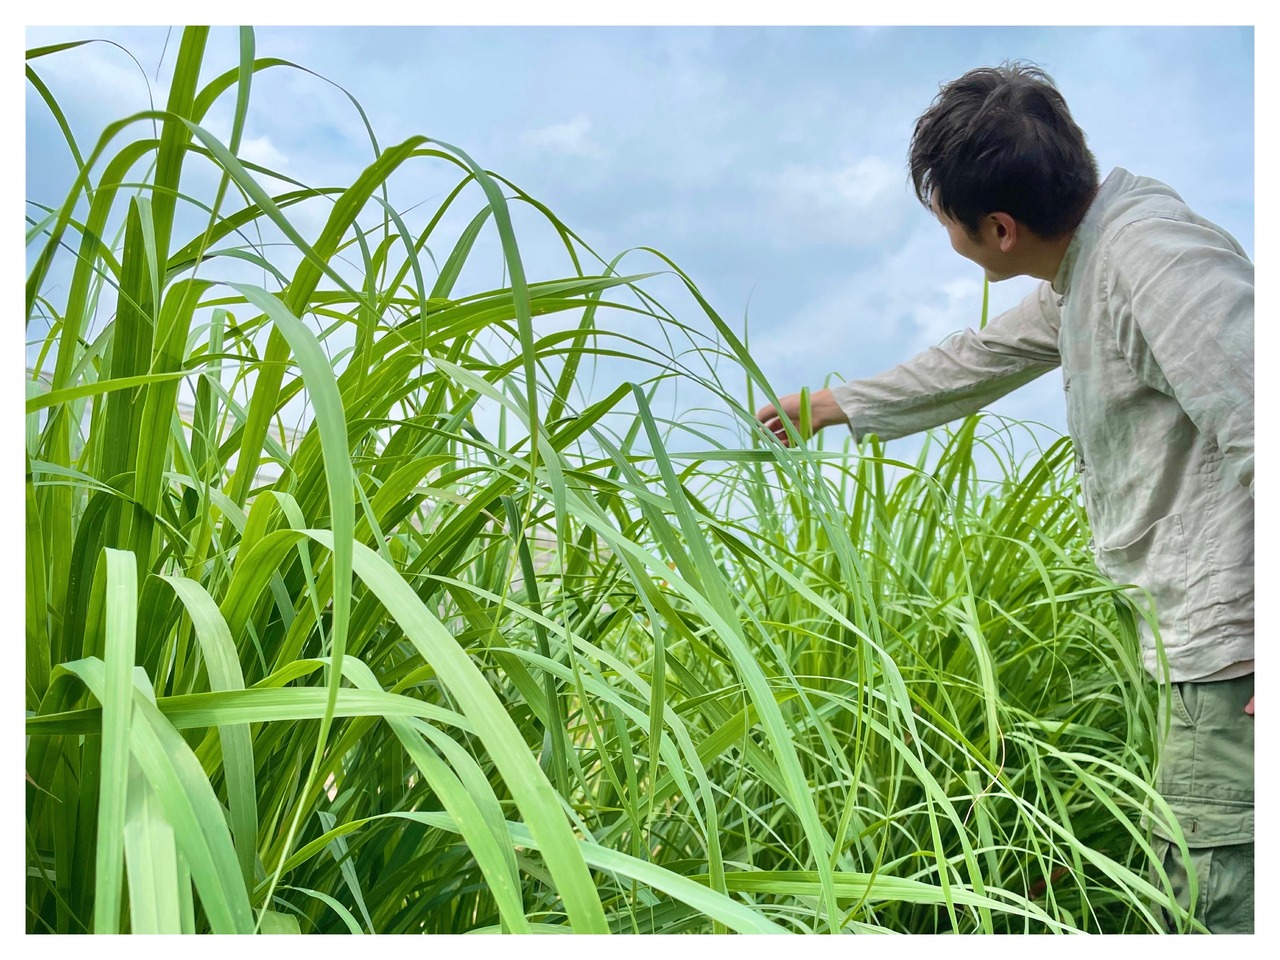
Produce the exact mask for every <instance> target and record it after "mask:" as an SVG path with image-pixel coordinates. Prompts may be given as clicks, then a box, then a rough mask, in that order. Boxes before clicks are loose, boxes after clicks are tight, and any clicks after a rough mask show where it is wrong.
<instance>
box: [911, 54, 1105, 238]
mask: <svg viewBox="0 0 1280 960" xmlns="http://www.w3.org/2000/svg"><path fill="white" fill-rule="evenodd" d="M910 169H911V181H912V183H913V184H914V185H915V190H916V196H917V197H918V198H919V199H920V202H921V203H923V204H924V205H925V206H929V201H930V198H931V197H933V196H934V195H935V194H936V196H937V200H938V206H939V207H940V208H941V210H942V212H943V213H945V214H946V215H947V216H948V217H950V218H951V219H952V220H955V221H956V222H957V223H960V224H961V225H962V226H964V228H965V229H966V230H967V231H969V233H970V234H974V233H976V232H977V229H978V224H979V223H980V222H981V220H982V218H983V217H984V216H985V215H987V214H989V213H995V212H1001V213H1007V214H1009V216H1011V217H1013V218H1014V219H1015V220H1017V221H1018V222H1020V223H1022V224H1025V225H1026V226H1027V227H1028V228H1029V229H1030V230H1031V231H1032V232H1033V233H1035V234H1036V235H1037V236H1039V237H1041V238H1044V239H1053V238H1056V237H1060V236H1062V235H1064V234H1066V233H1068V232H1070V231H1071V230H1074V229H1075V228H1076V226H1078V225H1079V223H1080V220H1081V218H1083V217H1084V214H1085V210H1086V209H1088V206H1089V202H1090V201H1091V200H1092V199H1093V196H1094V194H1095V193H1096V191H1097V189H1098V165H1097V162H1096V161H1095V160H1094V158H1093V154H1092V153H1091V152H1090V151H1089V148H1088V146H1086V145H1085V137H1084V133H1083V131H1081V129H1080V127H1079V126H1077V125H1076V122H1075V121H1074V120H1072V119H1071V112H1070V111H1069V110H1068V109H1067V102H1066V101H1065V100H1064V99H1063V98H1062V94H1061V93H1059V92H1058V88H1057V87H1056V86H1055V85H1054V82H1053V79H1052V78H1051V77H1050V76H1049V75H1048V74H1046V73H1045V72H1044V71H1043V70H1041V69H1040V68H1039V67H1036V66H1034V65H1031V64H1026V63H1018V62H1012V63H1003V64H1001V65H1000V66H998V67H979V68H978V69H976V70H970V71H969V72H968V73H966V74H965V75H964V76H962V77H960V78H959V79H957V80H953V81H951V82H950V83H948V84H945V85H944V86H943V87H942V90H941V92H940V93H939V94H938V96H937V97H935V98H934V101H933V103H932V104H930V105H929V109H928V110H926V111H925V112H924V113H923V114H922V115H921V116H920V119H919V120H917V121H916V128H915V133H913V134H912V137H911V151H910Z"/></svg>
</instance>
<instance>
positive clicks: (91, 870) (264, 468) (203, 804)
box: [25, 28, 1187, 933]
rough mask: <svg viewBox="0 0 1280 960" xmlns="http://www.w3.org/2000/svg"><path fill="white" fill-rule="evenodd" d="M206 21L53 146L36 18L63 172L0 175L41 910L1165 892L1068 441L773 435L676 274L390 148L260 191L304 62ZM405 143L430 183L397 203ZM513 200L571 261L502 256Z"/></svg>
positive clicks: (411, 144) (1152, 805) (970, 927)
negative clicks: (13, 338) (20, 194)
mask: <svg viewBox="0 0 1280 960" xmlns="http://www.w3.org/2000/svg"><path fill="white" fill-rule="evenodd" d="M205 41H206V31H205V30H203V29H199V28H189V29H187V30H186V31H184V32H183V33H182V35H181V41H180V44H179V46H178V50H177V54H176V56H175V57H174V59H173V60H172V64H173V66H172V71H173V73H172V82H171V84H170V88H169V93H168V100H167V102H166V103H165V104H164V105H163V109H154V110H151V109H148V110H141V111H140V112H138V113H136V114H134V115H132V116H128V117H124V118H122V119H121V120H120V121H119V122H118V123H116V124H113V125H112V126H110V127H108V128H107V129H104V130H101V131H93V132H92V136H90V137H88V138H85V137H84V135H83V134H82V133H81V134H79V135H78V136H79V139H77V135H73V132H72V130H71V128H70V126H69V125H68V124H66V123H65V122H64V121H63V118H62V111H61V109H60V107H59V104H58V100H57V97H56V92H55V91H52V90H50V89H49V88H48V87H46V86H45V85H44V83H43V81H42V80H41V79H40V70H41V65H42V60H43V59H44V58H45V57H53V56H57V57H75V56H76V52H77V48H76V47H75V46H70V47H67V48H45V49H41V50H33V51H29V52H28V59H27V67H28V79H29V82H30V83H31V84H32V85H34V87H35V88H36V90H37V91H39V93H40V94H41V96H42V97H43V99H44V102H45V104H46V106H47V108H48V110H49V111H50V114H51V116H53V117H54V118H55V120H57V121H58V122H59V123H60V125H61V126H62V127H63V129H64V130H65V132H66V137H67V149H68V151H69V152H70V154H71V155H72V156H73V157H74V158H75V162H76V166H77V168H78V169H79V170H80V174H79V177H78V179H77V180H76V181H75V182H74V183H68V184H67V185H66V193H65V195H64V196H59V197H55V198H40V199H36V198H33V199H32V200H31V202H29V204H28V220H27V241H28V250H29V254H30V256H29V271H28V282H27V288H26V306H27V321H26V324H27V327H26V328H27V339H28V341H29V344H32V345H33V350H34V354H35V356H34V359H32V360H30V361H29V362H30V364H31V366H32V371H31V373H30V375H29V381H28V402H27V438H26V458H25V464H26V467H25V469H26V613H25V617H26V621H25V622H26V708H27V720H26V733H27V736H28V739H27V749H26V773H27V781H26V793H27V806H26V810H27V820H26V850H27V861H26V866H27V883H26V890H25V898H26V917H27V929H28V931H29V932H33V933H36V932H59V933H78V932H87V931H93V932H117V931H131V932H179V931H182V932H209V931H212V932H249V931H253V930H260V931H262V932H304V933H310V932H336V933H341V932H348V931H349V932H352V933H358V932H380V933H407V932H424V933H462V932H481V931H493V932H496V931H504V932H512V933H529V932H544V933H546V932H570V931H576V932H606V931H612V932H618V933H649V932H659V933H674V932H726V931H734V932H740V933H766V932H768V933H782V932H815V933H835V932H866V933H891V932H908V933H913V932H914V933H920V932H925V933H933V932H951V931H954V932H966V933H967V932H1002V931H1013V932H1020V931H1034V932H1058V931H1074V930H1087V931H1135V932H1136V931H1147V930H1152V929H1156V928H1157V927H1158V923H1157V920H1156V911H1157V910H1158V908H1157V907H1156V906H1155V904H1156V903H1163V904H1164V905H1165V907H1166V908H1167V909H1170V910H1172V911H1173V912H1174V913H1176V914H1179V915H1180V913H1179V912H1178V911H1177V908H1176V907H1174V906H1172V895H1171V893H1170V892H1169V889H1168V885H1167V883H1166V882H1165V881H1164V879H1163V878H1158V879H1157V880H1156V881H1155V883H1154V885H1153V883H1152V882H1151V881H1150V880H1149V878H1148V867H1147V859H1148V856H1149V853H1150V847H1149V840H1148V835H1147V832H1146V830H1145V828H1144V827H1143V826H1142V825H1141V823H1140V816H1141V814H1142V811H1143V810H1144V809H1150V810H1151V811H1153V815H1155V816H1164V817H1168V809H1167V807H1165V806H1164V805H1163V803H1162V802H1161V801H1160V800H1159V799H1158V798H1157V797H1155V796H1154V794H1153V792H1152V790H1151V788H1150V786H1149V785H1150V782H1151V771H1152V765H1153V762H1154V746H1153V734H1154V730H1155V728H1156V715H1155V714H1156V711H1155V707H1154V698H1153V696H1152V692H1153V688H1152V687H1151V686H1150V685H1149V684H1147V683H1146V682H1145V681H1144V674H1143V670H1142V666H1141V663H1140V659H1139V655H1138V649H1137V641H1136V630H1135V623H1136V620H1135V617H1137V616H1141V615H1142V614H1141V612H1140V609H1139V608H1138V607H1135V605H1134V603H1133V600H1132V598H1131V597H1130V596H1129V595H1128V594H1126V593H1123V592H1121V591H1120V590H1119V589H1118V588H1117V587H1116V586H1115V585H1113V584H1110V583H1108V582H1107V581H1105V580H1104V579H1102V578H1101V577H1100V576H1099V574H1098V573H1097V571H1096V570H1095V568H1094V567H1093V564H1092V560H1091V558H1090V557H1089V555H1088V552H1087V550H1086V549H1085V541H1086V539H1087V531H1086V530H1085V520H1084V518H1083V515H1082V512H1081V510H1080V509H1079V507H1078V506H1077V500H1076V488H1075V480H1074V476H1073V474H1072V472H1071V451H1070V446H1069V442H1068V441H1066V440H1065V439H1063V440H1060V441H1058V442H1056V443H1054V444H1053V445H1052V446H1050V447H1048V448H1047V449H1045V450H1043V451H1042V452H1041V453H1040V454H1037V455H1034V456H1031V457H1026V458H1019V457H1015V456H1013V455H1012V454H1011V453H1010V452H1009V451H1010V450H1011V449H1013V447H1012V445H1011V443H1010V439H1009V438H1010V436H1011V434H1012V433H1014V432H1016V431H1018V430H1019V429H1020V428H1019V426H1018V425H1017V424H1009V423H1005V422H1003V421H997V420H995V419H992V418H986V419H980V418H972V419H970V420H967V421H965V422H963V423H961V424H957V425H956V427H955V429H953V430H951V431H949V432H946V433H943V434H939V435H938V437H937V438H936V443H935V448H934V450H933V451H932V452H931V453H930V454H929V455H928V456H927V457H925V458H922V460H921V462H920V463H919V464H901V463H897V462H896V461H894V460H893V459H892V458H890V457H888V456H887V455H886V453H885V450H884V449H883V448H882V447H881V446H880V445H878V444H877V443H875V442H874V441H873V442H869V443H867V444H865V445H864V446H862V447H861V448H858V447H853V446H851V443H850V441H849V440H848V439H847V436H846V435H841V436H834V435H830V434H829V435H827V436H824V437H820V438H813V439H812V440H809V441H806V442H805V443H803V444H801V445H800V446H799V447H798V448H797V449H793V450H786V449H783V448H781V447H779V446H778V445H776V444H773V443H771V442H768V441H766V440H765V438H764V435H763V433H762V432H761V431H760V430H758V429H757V428H756V427H755V426H754V425H753V422H752V420H751V416H750V413H749V411H751V410H753V409H755V408H756V406H758V405H759V404H761V403H763V402H765V400H769V399H774V398H775V395H774V393H773V391H772V389H771V387H770V386H769V385H768V383H767V382H766V381H765V378H764V377H763V375H762V374H761V372H760V370H759V368H758V367H757V365H756V363H755V362H754V361H753V359H752V356H751V351H750V349H749V346H748V343H745V342H744V339H745V334H744V333H742V332H740V331H738V330H735V329H734V328H733V327H731V326H730V325H729V324H727V323H725V322H724V320H723V319H722V318H721V317H720V316H719V314H718V313H717V312H716V311H715V309H714V308H713V307H712V305H711V304H709V303H707V302H706V301H705V300H704V299H703V298H702V296H701V294H700V293H699V291H698V289H697V286H696V284H695V283H694V281H693V280H692V279H690V278H688V277H685V276H684V274H683V273H681V272H680V271H679V268H678V267H677V266H676V265H675V264H673V263H670V262H669V261H667V260H666V259H665V258H663V257H662V256H661V255H660V254H658V253H656V252H654V251H638V252H633V253H632V254H629V255H628V256H627V257H626V259H625V261H624V260H623V258H621V257H619V258H618V259H616V260H609V259H607V258H601V257H599V256H597V255H596V254H595V253H594V252H593V251H591V250H589V249H587V247H586V246H585V245H584V244H583V243H582V242H581V241H580V240H579V239H578V238H577V237H576V236H575V235H574V234H573V232H572V230H571V229H570V227H569V226H567V225H565V224H563V223H561V222H560V221H559V220H558V219H557V218H556V217H555V216H554V214H553V213H552V212H551V211H549V210H547V209H546V208H545V207H543V206H542V205H540V204H539V203H538V202H537V201H536V200H535V199H534V198H531V197H528V196H526V195H525V194H524V193H522V192H521V191H520V190H519V189H518V187H516V186H515V185H513V184H511V183H508V182H507V181H505V180H503V179H502V178H501V177H499V176H497V175H496V174H494V173H491V172H489V171H486V170H485V169H484V168H483V166H481V165H480V164H478V163H477V162H476V161H474V160H472V158H471V157H470V156H469V155H468V154H467V153H465V152H464V150H462V149H459V148H457V147H453V146H450V145H448V144H443V143H440V142H438V141H433V140H429V139H427V138H426V137H425V136H423V137H414V138H411V139H409V140H406V141H404V142H403V143H399V144H394V145H391V146H382V145H379V144H378V142H377V140H376V138H375V137H374V133H373V131H370V138H371V149H370V158H371V159H370V163H369V166H368V167H367V169H365V170H364V172H363V173H362V174H361V175H360V176H359V177H358V179H356V180H355V181H354V182H353V183H351V184H349V185H347V186H343V187H324V188H317V187H312V186H308V185H306V184H302V183H287V182H286V180H287V178H285V177H284V175H283V174H282V173H280V172H279V171H271V170H267V169H264V168H262V167H260V166H257V165H255V164H251V163H248V162H244V161H242V160H240V159H238V154H239V145H240V140H241V137H242V133H243V130H244V125H245V120H246V117H247V116H249V114H250V111H251V110H252V109H253V107H252V97H251V92H252V88H253V82H254V80H255V79H256V78H257V77H259V76H260V75H261V74H262V72H263V71H268V70H294V69H298V68H296V67H294V66H293V65H291V64H288V63H285V62H282V61H279V60H275V59H272V58H270V57H265V58H264V57H260V56H259V55H258V52H257V51H256V49H255V43H254V36H253V34H252V32H251V31H247V30H246V31H242V33H241V58H240V61H239V63H238V64H237V63H231V64H224V65H209V64H206V63H204V46H205ZM202 68H203V70H204V72H202ZM210 70H221V71H223V72H220V73H219V72H213V73H210V72H209V71H210ZM202 77H206V78H208V77H212V79H206V80H205V81H204V82H203V83H202V82H201V78H202ZM316 82H317V83H319V82H320V81H319V80H317V81H316ZM217 110H220V111H222V112H223V113H225V114H226V115H228V116H230V117H232V120H231V121H230V124H229V127H228V130H227V131H226V135H219V136H215V135H214V134H213V133H211V132H210V129H209V128H208V127H207V126H206V125H205V124H206V120H207V118H208V117H209V116H210V115H211V111H217ZM419 167H430V168H432V169H434V170H439V171H443V172H444V173H447V174H448V175H449V176H451V177H452V178H453V183H454V188H453V189H452V190H450V191H448V192H447V193H446V194H445V195H444V196H443V197H442V198H437V199H436V200H434V201H432V203H431V204H429V205H426V206H416V207H415V208H414V209H413V210H412V211H410V210H409V209H407V205H405V204H402V203H400V201H398V199H397V196H396V194H395V193H394V190H393V186H394V182H395V180H396V175H397V173H398V172H401V171H404V170H407V169H410V168H419ZM531 217H532V218H536V219H537V221H538V223H539V225H540V226H539V230H538V232H537V236H538V237H540V238H543V239H542V240H541V241H540V242H542V243H551V244H552V245H553V246H554V250H553V252H558V253H560V254H562V261H563V264H564V268H563V271H562V272H560V273H553V274H549V275H547V276H542V277H531V276H526V271H525V268H524V263H525V262H526V257H525V256H522V249H523V248H522V244H524V243H525V242H526V241H525V239H524V238H525V233H524V232H521V235H520V237H517V230H516V224H517V223H524V222H526V221H527V220H528V219H529V218H531ZM545 238H551V239H550V240H549V241H548V240H546V239H545ZM641 239H643V238H641ZM486 244H488V246H487V247H486ZM489 249H492V250H494V251H497V253H496V254H495V255H494V256H492V257H491V256H489V255H487V254H486V253H484V251H485V250H489ZM542 252H543V253H545V252H546V251H545V250H544V251H542ZM499 256H500V259H499ZM539 260H540V261H541V260H545V257H543V256H540V257H539ZM635 264H641V266H639V267H636V266H635ZM624 267H625V269H624ZM464 277H466V278H475V277H485V278H486V279H485V280H484V281H483V282H482V283H481V282H476V281H474V280H472V279H469V280H468V284H469V285H463V284H462V283H461V282H460V280H461V278H464ZM659 287H660V288H661V289H662V290H663V291H664V293H663V296H662V301H663V302H662V303H659V300H658V297H657V296H656V295H655V293H654V291H655V290H657V289H659ZM671 290H675V291H676V292H677V296H676V298H675V299H678V300H679V302H680V306H679V308H678V309H677V308H675V307H674V306H672V307H664V306H663V303H674V300H672V298H671V297H670V296H669V295H668V294H669V292H670V291H671ZM29 356H30V354H29ZM619 371H621V373H620V372H619ZM677 389H679V390H682V391H684V394H683V395H685V396H689V397H694V398H699V403H700V408H699V409H698V410H696V411H693V412H691V413H688V414H687V415H685V414H681V415H673V414H672V412H670V410H669V406H670V400H669V398H670V396H671V392H672V391H673V390H677ZM717 419H718V420H719V421H720V422H721V425H722V426H725V427H730V428H732V430H733V431H736V433H735V436H736V438H737V439H736V440H733V441H729V442H726V441H725V440H723V439H722V436H723V434H720V433H716V432H715V431H713V430H711V429H708V428H706V427H705V426H704V422H710V421H715V420H717ZM975 451H985V452H984V453H983V457H984V458H986V459H987V460H988V461H991V460H992V458H994V462H996V463H998V464H999V465H1000V469H1001V470H1002V471H1003V475H1002V476H998V477H994V478H992V477H988V478H986V482H983V481H982V480H980V478H979V477H978V476H977V475H976V472H975V468H974V463H975ZM1183 922H1184V923H1186V922H1187V921H1186V919H1185V917H1184V918H1183Z"/></svg>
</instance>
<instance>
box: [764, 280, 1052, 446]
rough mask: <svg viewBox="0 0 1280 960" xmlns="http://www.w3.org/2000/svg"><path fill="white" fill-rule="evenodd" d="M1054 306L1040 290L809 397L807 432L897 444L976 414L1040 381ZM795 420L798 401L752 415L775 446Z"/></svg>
mask: <svg viewBox="0 0 1280 960" xmlns="http://www.w3.org/2000/svg"><path fill="white" fill-rule="evenodd" d="M1059 317H1060V313H1059V309H1058V298H1057V296H1056V295H1055V294H1054V292H1053V290H1052V288H1051V287H1050V286H1049V284H1047V283H1042V284H1040V286H1039V287H1038V288H1037V289H1036V290H1035V291H1034V292H1033V293H1032V294H1031V295H1030V296H1028V297H1027V298H1026V299H1025V300H1023V301H1022V303H1020V304H1018V306H1016V307H1014V308H1013V309H1012V310H1009V311H1006V312H1005V313H1002V314H1000V315H999V316H998V317H996V318H995V319H994V320H992V321H991V322H990V323H988V324H987V326H986V327H985V328H984V329H982V330H964V331H961V332H960V333H957V334H954V335H952V336H950V337H948V338H947V339H946V340H944V341H943V342H942V343H940V344H938V345H937V346H935V347H930V348H929V349H928V350H925V351H924V352H923V353H920V354H917V355H916V356H915V357H913V358H911V359H910V360H908V361H907V362H906V363H902V364H899V365H898V366H896V367H894V368H892V369H891V370H886V371H885V372H884V373H880V374H877V375H876V376H873V377H867V378H866V379H862V380H851V381H849V382H848V383H843V384H840V385H839V386H836V387H832V388H831V389H829V390H815V391H814V392H813V393H812V394H811V395H810V421H811V427H812V429H813V430H815V431H816V430H820V429H822V428H823V427H829V426H833V425H835V424H839V423H844V424H847V425H848V427H849V429H850V430H851V431H853V436H854V439H856V440H861V439H862V438H863V437H865V436H867V435H868V434H872V433H874V434H876V435H878V436H879V437H880V438H881V439H882V440H892V439H895V438H897V437H905V436H907V435H909V434H912V433H918V432H919V431H921V430H928V429H929V428H930V427H937V426H940V425H942V424H944V423H949V422H950V421H952V420H956V419H959V418H961V417H966V416H968V415H969V414H971V413H976V412H977V411H979V410H981V409H982V408H983V407H985V406H986V405H987V404H989V403H992V402H994V401H995V400H998V399H999V398H1000V397H1003V396H1004V395H1005V394H1007V393H1010V392H1011V391H1013V390H1016V389H1017V388H1018V387H1020V386H1022V385H1023V384H1025V383H1029V382H1031V381H1032V380H1034V379H1035V378H1036V377H1039V376H1041V375H1042V374H1045V373H1048V372H1049V371H1050V370H1053V369H1054V368H1056V367H1057V366H1058V365H1059V363H1060V362H1061V360H1060V357H1059V354H1058V321H1059ZM784 415H785V416H786V417H787V418H788V419H790V421H791V422H792V423H793V424H796V423H798V422H799V418H800V394H798V393H793V394H788V395H787V396H784V397H780V398H779V402H778V405H777V406H774V405H773V404H769V405H767V406H764V407H762V408H760V410H759V411H758V412H757V413H756V419H757V420H759V421H760V422H761V423H763V424H764V426H765V428H766V429H767V430H769V431H770V432H771V433H773V435H774V436H775V437H777V438H778V439H779V440H780V441H781V442H782V443H783V445H786V444H787V442H788V441H787V436H786V430H785V429H784V428H783V425H782V417H783V416H784Z"/></svg>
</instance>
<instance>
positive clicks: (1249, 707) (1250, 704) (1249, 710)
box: [1244, 697, 1253, 717]
mask: <svg viewBox="0 0 1280 960" xmlns="http://www.w3.org/2000/svg"><path fill="white" fill-rule="evenodd" d="M1244 712H1245V713H1247V714H1248V715H1249V716H1251V717H1252V716H1253V697H1250V698H1249V702H1248V703H1246V704H1245V705H1244Z"/></svg>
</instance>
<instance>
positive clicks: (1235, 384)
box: [1106, 218, 1254, 495]
mask: <svg viewBox="0 0 1280 960" xmlns="http://www.w3.org/2000/svg"><path fill="white" fill-rule="evenodd" d="M1106 276H1107V287H1108V314H1109V316H1110V317H1111V320H1112V323H1113V324H1114V325H1115V330H1116V340H1117V343H1118V344H1119V346H1120V350H1121V352H1122V353H1123V354H1124V355H1125V359H1126V360H1127V361H1128V362H1129V365H1130V367H1132V369H1133V371H1134V373H1135V375H1136V376H1137V377H1138V378H1139V379H1140V380H1142V381H1143V382H1144V383H1145V384H1146V385H1147V386H1149V387H1151V388H1152V389H1154V390H1158V391H1160V392H1161V393H1164V394H1166V395H1167V396H1171V397H1173V398H1174V399H1176V400H1177V401H1178V404H1179V405H1180V406H1181V407H1182V409H1183V410H1184V411H1186V414H1187V416H1188V417H1189V418H1190V419H1191V422H1192V423H1194V424H1195V425H1196V429H1198V430H1199V431H1200V432H1201V434H1203V435H1204V436H1205V437H1207V438H1209V439H1210V440H1212V441H1213V443H1214V444H1216V446H1217V447H1218V449H1219V450H1220V451H1221V452H1222V455H1223V458H1224V460H1225V461H1226V465H1227V467H1228V468H1229V469H1230V470H1231V472H1232V473H1233V474H1234V475H1235V477H1236V478H1237V479H1238V480H1239V482H1240V483H1241V484H1242V485H1243V486H1245V487H1246V488H1247V489H1248V490H1249V493H1250V494H1251V495H1252V494H1253V446H1254V441H1253V264H1252V263H1250V262H1249V259H1248V257H1246V256H1245V255H1244V251H1243V250H1241V249H1240V248H1239V246H1238V245H1237V244H1235V243H1234V241H1232V240H1231V239H1230V238H1229V237H1227V236H1225V235H1224V234H1223V233H1222V232H1221V231H1219V230H1216V229H1214V228H1212V227H1211V226H1207V225H1204V224H1202V223H1196V222H1192V221H1188V220H1180V219H1172V218H1150V219H1145V220H1140V221H1137V222H1135V223H1131V224H1129V225H1128V226H1126V227H1125V228H1124V229H1123V230H1122V231H1120V232H1119V234H1118V235H1117V237H1116V238H1115V239H1114V240H1113V242H1112V243H1111V244H1110V246H1109V249H1108V261H1107V271H1106Z"/></svg>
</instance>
